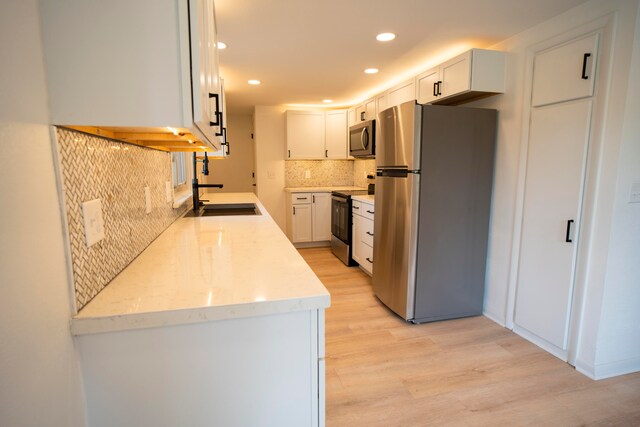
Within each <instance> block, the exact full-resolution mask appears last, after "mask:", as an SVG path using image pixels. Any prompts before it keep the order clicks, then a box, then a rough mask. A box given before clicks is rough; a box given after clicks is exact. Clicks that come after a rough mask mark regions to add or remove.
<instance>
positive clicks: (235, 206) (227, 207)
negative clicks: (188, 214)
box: [194, 203, 261, 216]
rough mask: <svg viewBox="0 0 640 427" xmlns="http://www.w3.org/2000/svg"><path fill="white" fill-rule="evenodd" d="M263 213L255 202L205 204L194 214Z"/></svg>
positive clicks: (232, 214) (230, 214)
mask: <svg viewBox="0 0 640 427" xmlns="http://www.w3.org/2000/svg"><path fill="white" fill-rule="evenodd" d="M236 215H261V213H260V210H259V209H258V207H257V206H256V204H255V203H220V204H205V205H203V206H202V207H201V208H200V211H199V212H198V213H197V214H194V216H236Z"/></svg>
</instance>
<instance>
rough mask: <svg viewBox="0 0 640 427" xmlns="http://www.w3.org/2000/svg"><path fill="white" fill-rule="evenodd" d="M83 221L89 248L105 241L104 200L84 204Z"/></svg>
mask: <svg viewBox="0 0 640 427" xmlns="http://www.w3.org/2000/svg"><path fill="white" fill-rule="evenodd" d="M82 220H83V223H84V237H85V239H86V242H87V247H89V246H93V245H95V244H96V243H98V242H99V241H100V240H102V239H104V220H103V219H102V200H100V199H95V200H91V201H88V202H84V203H82Z"/></svg>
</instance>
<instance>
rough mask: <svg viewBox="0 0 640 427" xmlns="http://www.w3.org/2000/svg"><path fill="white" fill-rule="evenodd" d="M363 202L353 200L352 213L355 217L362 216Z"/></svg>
mask: <svg viewBox="0 0 640 427" xmlns="http://www.w3.org/2000/svg"><path fill="white" fill-rule="evenodd" d="M363 210H364V209H362V202H361V201H359V200H353V199H352V200H351V213H352V214H354V215H362V211H363Z"/></svg>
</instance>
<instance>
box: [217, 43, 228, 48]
mask: <svg viewBox="0 0 640 427" xmlns="http://www.w3.org/2000/svg"><path fill="white" fill-rule="evenodd" d="M226 48H227V44H226V43H225V42H218V49H226Z"/></svg>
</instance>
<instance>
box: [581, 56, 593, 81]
mask: <svg viewBox="0 0 640 427" xmlns="http://www.w3.org/2000/svg"><path fill="white" fill-rule="evenodd" d="M590 56H591V54H590V53H585V54H584V56H583V58H582V78H583V79H584V80H587V79H589V76H587V60H588V59H589V57H590Z"/></svg>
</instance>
